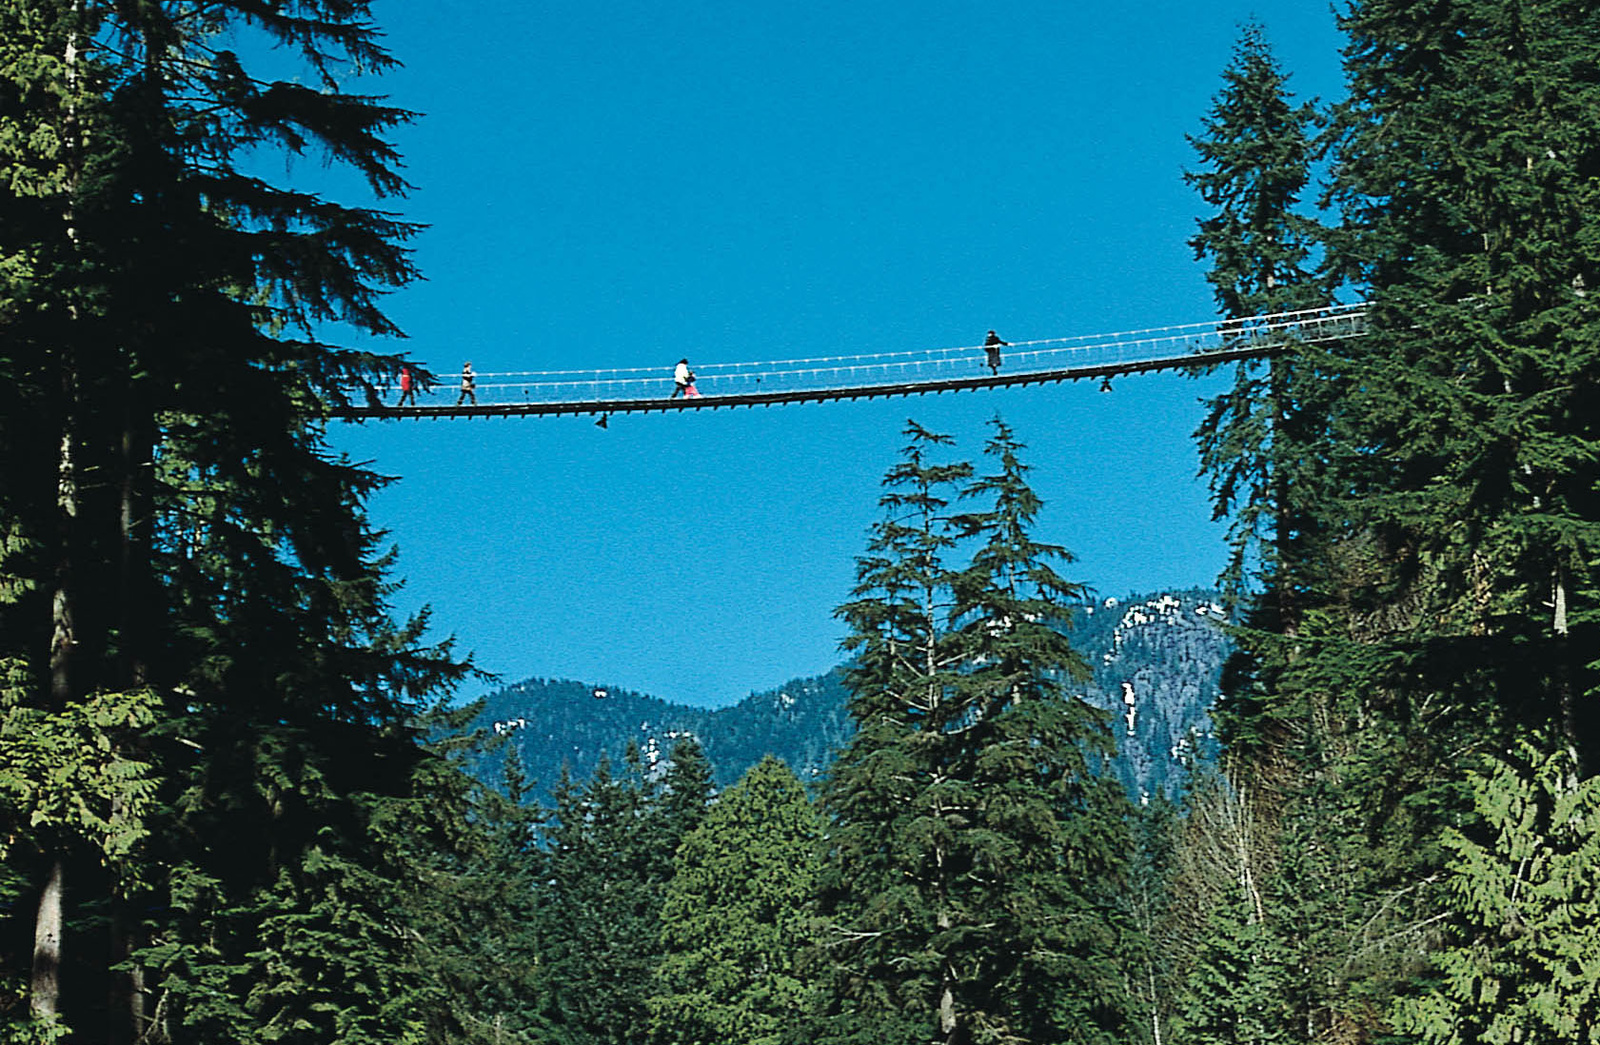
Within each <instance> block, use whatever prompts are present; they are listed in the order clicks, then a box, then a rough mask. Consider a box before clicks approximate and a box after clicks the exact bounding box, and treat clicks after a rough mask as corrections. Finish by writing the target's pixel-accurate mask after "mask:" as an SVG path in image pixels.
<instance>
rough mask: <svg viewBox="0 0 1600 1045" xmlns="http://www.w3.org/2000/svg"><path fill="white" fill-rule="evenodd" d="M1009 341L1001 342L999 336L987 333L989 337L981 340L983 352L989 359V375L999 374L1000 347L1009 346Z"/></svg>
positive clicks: (991, 332)
mask: <svg viewBox="0 0 1600 1045" xmlns="http://www.w3.org/2000/svg"><path fill="white" fill-rule="evenodd" d="M1009 344H1011V342H1009V341H1001V340H1000V335H999V334H996V333H995V332H994V331H992V330H991V331H989V336H988V337H986V338H984V339H983V351H984V353H985V354H986V355H988V357H989V373H991V374H998V373H999V372H1000V346H1001V345H1009Z"/></svg>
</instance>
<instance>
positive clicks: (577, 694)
mask: <svg viewBox="0 0 1600 1045" xmlns="http://www.w3.org/2000/svg"><path fill="white" fill-rule="evenodd" d="M1222 620H1223V611H1222V607H1221V606H1220V605H1218V603H1217V602H1216V599H1215V595H1214V593H1212V592H1208V591H1198V590H1197V591H1184V592H1169V593H1163V594H1158V595H1152V596H1135V597H1133V598H1129V599H1106V600H1104V601H1103V602H1100V603H1097V604H1096V605H1094V606H1093V607H1086V608H1085V610H1084V612H1083V613H1082V614H1081V615H1080V617H1079V618H1078V620H1077V624H1076V626H1075V628H1074V630H1073V633H1072V639H1073V643H1074V645H1075V646H1077V648H1078V649H1080V650H1082V651H1083V653H1084V657H1085V659H1086V660H1087V661H1088V662H1089V664H1090V667H1091V668H1092V669H1093V670H1094V678H1093V679H1092V680H1091V681H1090V682H1089V683H1088V684H1087V685H1086V686H1084V687H1082V689H1080V690H1079V693H1080V695H1081V696H1083V697H1084V698H1085V699H1086V700H1088V701H1089V702H1090V703H1091V704H1093V705H1095V706H1096V707H1100V708H1103V709H1105V710H1106V711H1108V712H1110V713H1111V715H1112V716H1113V723H1112V727H1113V730H1114V732H1115V734H1116V738H1117V758H1116V762H1115V765H1114V771H1115V772H1116V773H1117V776H1118V778H1119V779H1121V780H1122V782H1123V784H1124V786H1126V787H1127V788H1128V791H1129V794H1131V795H1132V796H1133V797H1134V798H1135V800H1138V799H1140V798H1143V797H1148V796H1150V795H1153V794H1155V793H1156V792H1157V791H1163V790H1164V791H1165V792H1166V793H1168V794H1169V795H1172V794H1176V792H1177V790H1178V789H1179V788H1180V787H1181V782H1182V778H1183V775H1184V768H1183V767H1184V765H1185V764H1186V763H1187V762H1188V761H1189V760H1190V759H1193V758H1196V757H1199V758H1207V757H1210V755H1211V750H1210V748H1209V738H1210V721H1209V719H1208V717H1207V711H1208V710H1209V708H1210V707H1211V705H1212V703H1213V702H1214V700H1215V699H1216V696H1217V692H1218V680H1219V679H1220V677H1221V672H1222V664H1223V661H1224V659H1225V658H1226V657H1227V654H1228V650H1229V645H1228V640H1227V638H1226V636H1225V635H1224V634H1223V631H1222V629H1221V627H1219V625H1220V624H1221V622H1222ZM846 697H847V694H846V692H845V689H844V685H843V680H842V671H840V670H835V671H832V672H829V673H828V674H826V675H820V676H817V677H815V678H809V679H796V680H794V681H791V682H788V683H785V684H784V685H783V686H780V687H778V688H777V689H774V690H769V691H767V692H765V693H756V694H752V695H751V696H749V697H746V698H745V699H744V700H742V701H740V702H739V703H737V704H734V705H732V706H730V707H726V708H720V709H718V710H715V711H708V710H705V709H701V708H693V707H689V706H686V705H682V704H669V703H668V702H666V701H663V700H658V699H656V698H654V697H649V696H644V695H642V694H638V693H634V692H631V691H628V690H624V689H621V688H618V687H615V686H611V685H595V684H590V683H581V682H573V681H567V680H545V679H529V680H527V681H524V682H520V683H517V684H516V685H514V686H509V687H507V688H506V689H503V690H500V691H499V692H497V693H493V694H490V695H489V696H488V697H487V698H486V700H485V706H484V710H483V713H482V716H481V718H480V720H479V725H480V726H481V727H482V728H484V729H486V730H489V731H490V732H492V733H494V734H498V735H499V736H501V737H503V738H505V739H506V741H507V742H508V743H510V744H512V745H514V746H515V747H516V749H517V751H518V754H519V755H520V757H521V759H522V765H523V769H524V772H525V773H527V774H529V775H530V776H531V777H532V778H533V780H534V785H535V787H536V788H537V789H539V790H542V791H547V790H548V789H549V788H550V787H552V786H553V785H554V784H555V782H556V781H557V779H558V778H559V776H560V773H561V769H562V766H563V765H565V766H567V767H569V769H570V772H571V773H572V775H573V776H574V777H575V778H578V779H586V778H587V777H588V776H589V775H590V774H592V773H593V772H594V768H595V766H596V764H598V762H599V759H600V756H601V755H602V754H608V755H609V756H610V757H611V758H613V759H616V758H620V757H621V754H622V752H623V750H624V749H625V748H626V746H627V745H628V743H629V742H632V743H633V744H634V745H635V746H636V747H637V748H638V749H639V752H640V756H641V758H642V759H643V761H644V763H645V766H646V767H647V768H651V767H654V768H656V769H661V768H664V764H665V760H666V759H667V757H668V756H669V754H670V752H671V748H672V745H673V743H675V742H676V740H677V739H679V738H680V737H682V736H684V735H688V734H692V735H694V736H695V737H697V738H698V739H699V741H700V743H701V745H702V746H703V747H704V748H705V752H706V755H707V757H708V758H709V759H710V760H711V765H712V768H713V771H714V773H715V778H716V783H717V785H718V786H719V787H726V786H727V785H728V784H731V783H732V782H733V781H735V780H737V779H738V778H739V777H740V775H742V774H743V773H744V771H745V770H746V769H748V768H749V767H750V766H752V765H754V764H755V763H757V762H759V761H760V760H761V758H762V757H763V756H765V755H767V754H773V755H777V756H778V757H779V758H782V759H783V760H784V761H785V762H787V763H788V764H789V766H790V767H791V768H792V769H794V771H795V772H796V773H797V774H799V776H800V777H801V779H803V780H814V779H816V778H817V777H819V776H821V775H822V773H823V772H824V771H825V770H826V769H827V766H828V764H829V762H830V761H831V760H832V758H833V755H834V752H836V751H837V750H838V749H839V747H840V746H841V745H842V744H843V743H844V742H845V741H846V740H847V739H848V738H849V736H850V733H851V731H852V726H851V723H850V718H849V715H848V714H847V713H846V711H845V701H846ZM503 757H504V756H503V754H497V753H491V754H486V755H484V756H482V757H481V758H480V760H479V763H478V765H477V766H476V769H477V771H478V772H480V773H481V774H482V775H483V777H484V778H485V779H489V780H498V778H499V767H500V765H501V764H502V761H503Z"/></svg>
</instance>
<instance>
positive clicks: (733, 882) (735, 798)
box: [648, 757, 823, 1045]
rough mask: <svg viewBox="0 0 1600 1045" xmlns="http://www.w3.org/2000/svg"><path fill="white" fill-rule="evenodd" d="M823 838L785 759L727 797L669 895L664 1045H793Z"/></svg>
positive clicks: (662, 995)
mask: <svg viewBox="0 0 1600 1045" xmlns="http://www.w3.org/2000/svg"><path fill="white" fill-rule="evenodd" d="M822 833H823V823H822V819H821V817H820V816H819V814H818V813H817V812H816V810H814V809H813V808H812V806H811V802H810V800H809V799H808V798H807V797H806V793H805V788H804V786H803V785H802V784H801V783H800V781H799V780H798V779H796V778H795V775H794V774H793V773H792V772H790V770H789V767H788V766H786V765H784V764H783V763H782V762H780V761H778V760H777V759H775V758H770V757H769V758H767V759H765V760H763V761H762V762H761V763H759V764H758V765H756V766H755V767H753V768H751V769H750V770H749V771H748V772H747V773H746V774H745V775H744V777H743V778H741V779H740V781H739V782H738V783H736V784H735V785H734V786H733V787H731V788H729V789H728V790H727V791H724V792H723V793H722V794H721V795H720V796H718V798H717V801H716V803H715V804H714V805H713V806H712V807H711V809H710V811H709V812H708V813H707V814H706V817H705V820H704V821H703V822H702V823H701V824H700V826H699V827H697V828H695V830H693V831H691V832H690V833H689V834H688V836H687V837H685V839H684V841H683V844H682V846H681V847H680V848H679V849H678V855H677V859H676V861H675V873H674V874H673V877H672V881H671V883H670V884H669V885H668V887H667V891H666V896H665V901H664V903H663V907H662V912H661V920H662V927H661V937H662V945H663V949H664V954H663V957H662V960H661V964H660V966H659V967H658V968H657V969H656V971H655V987H656V993H655V994H654V995H653V996H652V997H651V998H650V999H649V1000H648V1005H649V1009H650V1024H651V1031H652V1038H653V1040H655V1041H659V1042H670V1043H681V1045H692V1043H698V1042H732V1041H737V1042H741V1043H746V1045H776V1043H777V1042H779V1041H780V1040H782V1036H783V1034H784V1032H785V1031H786V1029H787V1028H788V1027H789V1025H790V1024H791V1023H792V1022H793V1021H794V1020H795V1019H797V1018H798V1016H799V1015H800V1011H801V1002H802V1000H803V998H804V991H805V982H804V980H803V979H802V976H801V973H800V969H799V957H800V952H801V950H802V949H803V947H804V946H805V944H806V943H807V942H808V941H809V939H810V933H809V931H808V930H809V927H808V924H807V917H808V908H809V904H810V901H811V897H812V895H813V891H814V889H815V884H816V874H817V862H818V843H819V842H820V840H821V838H822Z"/></svg>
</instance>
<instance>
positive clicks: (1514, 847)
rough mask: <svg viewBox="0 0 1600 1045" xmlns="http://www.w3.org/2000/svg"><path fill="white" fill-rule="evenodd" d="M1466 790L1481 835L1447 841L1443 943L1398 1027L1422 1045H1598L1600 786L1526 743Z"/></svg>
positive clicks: (1561, 755)
mask: <svg viewBox="0 0 1600 1045" xmlns="http://www.w3.org/2000/svg"><path fill="white" fill-rule="evenodd" d="M1469 779H1470V780H1471V783H1472V790H1473V798H1474V805H1475V807H1476V811H1477V814H1478V816H1479V817H1480V818H1481V826H1479V827H1476V828H1474V829H1470V830H1466V831H1462V830H1455V829H1450V830H1447V831H1446V833H1445V845H1446V847H1447V848H1448V849H1449V850H1450V852H1451V854H1452V856H1451V860H1450V864H1449V868H1448V873H1449V877H1448V879H1447V881H1446V883H1445V886H1446V887H1445V896H1446V900H1445V911H1446V912H1448V914H1449V916H1450V921H1449V928H1448V930H1447V933H1446V941H1445V943H1444V945H1443V946H1441V947H1440V948H1439V949H1438V950H1436V951H1435V952H1434V953H1433V954H1432V955H1431V956H1430V962H1431V964H1432V966H1433V969H1434V971H1435V972H1436V976H1435V977H1433V978H1432V986H1431V987H1430V988H1429V989H1427V990H1426V991H1424V992H1422V993H1418V994H1415V995H1414V996H1412V997H1408V998H1404V999H1402V1000H1401V1001H1399V1002H1398V1003H1396V1005H1395V1021H1396V1023H1397V1024H1398V1025H1399V1026H1400V1028H1401V1029H1403V1030H1405V1031H1407V1032H1410V1033H1413V1034H1416V1035H1418V1036H1419V1037H1420V1038H1421V1039H1422V1040H1423V1041H1425V1042H1428V1043H1430V1045H1456V1043H1462V1042H1487V1043H1495V1045H1499V1043H1509V1042H1527V1043H1529V1045H1538V1043H1543V1042H1575V1041H1589V1042H1592V1041H1596V1040H1600V778H1596V777H1587V778H1583V779H1579V777H1578V776H1577V772H1576V765H1575V764H1574V759H1573V757H1572V754H1571V752H1569V751H1565V750H1558V751H1556V752H1555V753H1553V754H1545V753H1542V752H1540V751H1539V750H1537V749H1536V748H1535V747H1534V746H1533V745H1532V744H1528V743H1523V744H1520V745H1518V748H1517V750H1516V751H1515V752H1514V754H1513V756H1512V757H1511V758H1509V759H1494V760H1491V761H1490V762H1489V765H1488V766H1487V769H1486V770H1485V771H1484V772H1478V773H1471V774H1469Z"/></svg>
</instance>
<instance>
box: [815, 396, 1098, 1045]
mask: <svg viewBox="0 0 1600 1045" xmlns="http://www.w3.org/2000/svg"><path fill="white" fill-rule="evenodd" d="M907 434H908V436H909V437H910V442H909V444H908V445H907V448H906V450H905V452H904V454H903V457H902V461H901V462H900V463H899V464H897V465H896V466H895V467H894V468H893V469H891V470H890V472H889V473H888V475H887V476H886V478H885V481H884V485H885V486H886V487H887V489H888V492H887V493H886V494H885V495H884V496H883V497H882V499H881V504H882V505H883V507H884V509H885V518H884V519H883V521H881V522H880V523H878V524H876V525H875V526H874V527H873V531H872V536H871V539H870V541H869V545H868V554H867V555H866V556H864V557H863V558H862V559H861V560H859V562H858V569H857V578H858V583H857V586H856V589H855V591H854V593H853V594H854V596H855V597H854V599H853V600H852V601H851V602H849V603H846V604H845V605H844V606H843V607H841V609H840V610H839V614H840V616H841V617H843V618H844V619H845V620H846V622H847V623H848V624H849V625H850V627H851V634H850V637H849V638H848V639H847V640H846V643H845V646H846V648H847V649H851V650H853V651H855V652H856V662H855V667H854V669H853V670H852V672H851V674H850V676H849V682H850V685H851V688H852V701H851V711H852V714H853V715H854V716H855V718H856V719H857V722H858V727H859V729H858V732H857V733H856V735H855V736H854V738H852V740H851V742H850V744H849V745H848V746H847V747H846V749H845V750H844V751H843V752H842V753H841V755H840V757H839V759H838V761H837V762H836V763H835V765H834V768H833V770H832V772H831V774H830V776H829V778H828V782H827V785H826V788H825V791H824V794H823V803H824V809H825V811H826V812H827V813H828V814H829V816H830V818H831V822H830V825H829V831H828V860H827V862H826V863H825V865H824V868H823V872H822V878H821V890H820V912H821V914H822V918H823V924H822V928H821V930H820V932H821V938H822V939H821V943H820V945H819V950H818V955H817V961H818V963H819V966H820V972H819V980H820V983H819V988H818V990H817V992H816V995H815V998H814V1000H813V1010H812V1015H811V1018H810V1020H809V1022H808V1023H807V1024H806V1025H805V1031H804V1033H805V1034H807V1035H809V1036H810V1038H811V1040H819V1041H830V1042H833V1041H837V1042H853V1041H868V1040H876V1041H883V1042H907V1043H909V1042H915V1041H926V1040H928V1039H929V1037H930V1036H935V1035H936V1036H938V1038H939V1039H940V1040H963V1039H970V1040H974V1041H995V1042H1027V1041H1045V1040H1052V1041H1053V1040H1062V1039H1065V1040H1074V1041H1100V1040H1105V1041H1110V1040H1115V1039H1116V1037H1117V1035H1118V1034H1119V1033H1120V1032H1122V1031H1123V1030H1124V1029H1125V1028H1126V1026H1127V1021H1128V1018H1129V1012H1128V1009H1129V1006H1130V998H1129V994H1128V991H1127V988H1126V981H1125V979H1124V976H1123V971H1122V970H1121V968H1120V967H1119V963H1118V960H1117V955H1118V951H1119V947H1121V946H1122V945H1123V944H1124V943H1125V942H1126V934H1127V930H1128V926H1127V924H1126V920H1125V918H1124V917H1123V916H1122V914H1121V913H1120V911H1119V910H1118V909H1117V908H1116V906H1115V904H1114V903H1113V902H1112V895H1113V893H1114V891H1115V890H1116V888H1117V887H1118V886H1119V885H1120V882H1121V875H1122V871H1123V867H1124V862H1125V860H1126V853H1127V851H1128V849H1129V848H1130V840H1129V837H1128V833H1127V820H1126V815H1127V806H1126V799H1125V798H1124V797H1123V796H1122V794H1121V791H1120V789H1119V788H1118V787H1117V785H1116V784H1115V783H1114V782H1113V781H1111V780H1109V779H1107V778H1105V777H1103V776H1100V775H1098V771H1099V770H1100V769H1101V768H1102V758H1103V756H1104V754H1105V752H1107V751H1108V750H1109V747H1110V737H1109V735H1108V732H1107V730H1106V719H1105V717H1104V715H1103V714H1101V713H1099V712H1096V711H1094V710H1093V709H1091V708H1089V707H1088V706H1087V705H1086V704H1084V703H1083V702H1082V701H1081V700H1080V699H1079V698H1076V697H1071V696H1067V695H1066V694H1065V692H1064V689H1063V681H1064V680H1082V679H1084V678H1086V677H1087V676H1088V671H1087V668H1086V666H1085V665H1084V664H1083V662H1082V660H1081V659H1080V658H1079V657H1078V656H1077V654H1076V653H1075V652H1073V650H1072V648H1071V646H1070V645H1069V644H1068V642H1067V640H1066V638H1065V636H1064V635H1063V634H1062V631H1061V629H1062V628H1063V627H1064V626H1065V625H1066V623H1067V622H1068V620H1069V617H1070V614H1069V606H1070V601H1069V600H1072V599H1074V598H1075V597H1076V596H1077V594H1078V591H1079V589H1078V588H1077V587H1076V586H1074V585H1071V584H1069V583H1067V582H1065V581H1063V580H1062V579H1061V578H1060V577H1059V576H1058V575H1057V574H1056V573H1055V571H1054V569H1053V568H1052V567H1051V566H1050V564H1049V560H1051V559H1066V558H1067V556H1066V554H1065V552H1064V551H1063V550H1062V549H1060V548H1058V547H1055V546H1052V545H1047V544H1042V543H1038V542H1036V541H1035V540H1034V539H1033V537H1032V536H1031V524H1032V522H1033V519H1034V518H1035V516H1036V514H1037V511H1038V508H1039V502H1038V500H1037V498H1036V496H1035V495H1034V494H1033V492H1032V490H1031V488H1029V487H1028V485H1027V483H1026V479H1025V475H1026V468H1025V467H1024V466H1023V465H1022V464H1021V461H1020V456H1019V454H1020V451H1021V449H1022V447H1021V444H1020V443H1018V442H1017V441H1016V439H1015V437H1014V436H1013V434H1012V433H1011V431H1010V429H1009V428H1007V427H1006V426H1005V425H1004V423H1003V422H1001V421H999V420H996V421H995V423H994V437H993V438H992V439H991V440H990V442H989V445H988V447H987V452H988V454H989V456H990V457H991V458H993V459H994V460H995V462H996V465H997V471H996V472H995V473H994V474H992V475H987V476H982V477H977V478H973V475H972V469H971V468H970V466H967V465H965V464H936V463H933V462H932V461H931V460H930V454H931V452H932V451H933V450H935V449H936V448H938V447H940V446H943V445H945V444H946V443H947V442H948V440H947V439H945V438H943V437H941V436H937V435H934V434H932V433H929V432H927V431H926V430H924V429H921V428H919V427H918V426H916V425H914V424H913V425H911V426H910V428H908V430H907ZM957 484H961V485H963V486H964V489H960V488H957V489H952V487H955V486H957ZM960 496H966V497H970V498H977V499H980V500H981V501H982V502H984V503H983V506H982V507H981V508H980V509H979V510H972V511H966V512H960V513H957V512H954V511H953V509H952V505H953V502H954V499H955V498H956V497H960ZM963 542H969V543H970V544H971V545H972V546H973V552H972V558H971V562H970V564H969V565H968V566H967V567H966V568H964V569H960V570H956V569H953V568H951V567H950V566H948V565H946V563H947V558H948V556H949V555H951V554H952V553H953V552H955V551H957V550H959V548H960V547H961V545H962V544H963Z"/></svg>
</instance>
